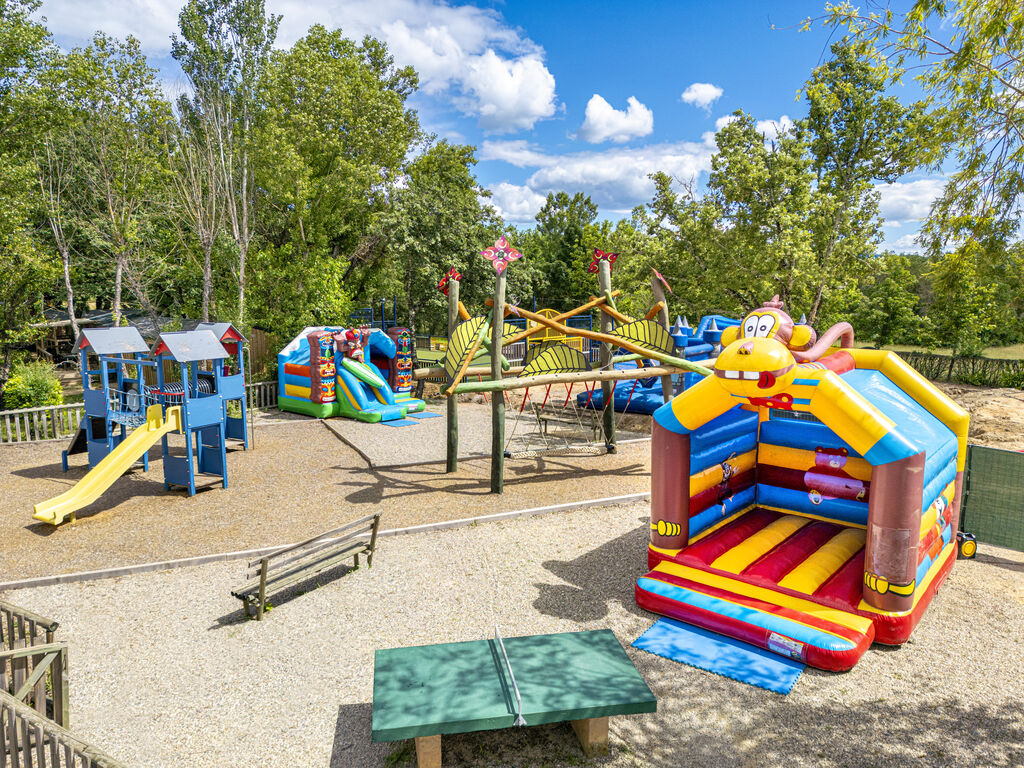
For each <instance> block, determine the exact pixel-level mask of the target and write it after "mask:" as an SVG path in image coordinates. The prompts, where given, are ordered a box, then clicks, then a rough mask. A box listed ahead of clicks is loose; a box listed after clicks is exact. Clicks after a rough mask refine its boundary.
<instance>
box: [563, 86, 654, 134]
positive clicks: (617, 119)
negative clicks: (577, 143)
mask: <svg viewBox="0 0 1024 768" xmlns="http://www.w3.org/2000/svg"><path fill="white" fill-rule="evenodd" d="M626 103H627V105H628V106H627V108H626V109H624V110H622V109H615V107H613V106H612V105H611V104H609V103H608V102H607V101H606V100H605V99H604V98H603V97H602V96H600V95H599V94H596V93H595V94H594V95H593V96H591V97H590V101H588V102H587V111H586V117H585V118H584V120H583V125H581V126H580V130H579V133H578V134H577V135H578V136H579V137H580V138H581V139H583V140H584V141H588V142H590V143H591V144H600V143H601V142H604V141H608V140H611V141H617V142H623V141H628V140H629V139H632V138H634V137H637V136H647V135H648V134H650V133H651V131H653V130H654V113H653V112H652V111H651V110H650V109H649V108H648V107H646V106H644V105H643V104H641V103H640V101H639V100H637V98H636V97H635V96H630V97H629V99H628V100H627V102H626Z"/></svg>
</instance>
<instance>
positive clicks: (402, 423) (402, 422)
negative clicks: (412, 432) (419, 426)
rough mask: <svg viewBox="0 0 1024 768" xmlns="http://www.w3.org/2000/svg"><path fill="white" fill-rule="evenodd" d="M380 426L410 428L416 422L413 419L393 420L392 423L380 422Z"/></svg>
mask: <svg viewBox="0 0 1024 768" xmlns="http://www.w3.org/2000/svg"><path fill="white" fill-rule="evenodd" d="M377 423H378V424H383V425H384V426H385V427H408V426H411V425H413V424H415V423H416V422H415V421H413V420H412V419H392V420H391V421H380V422H377Z"/></svg>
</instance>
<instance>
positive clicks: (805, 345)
mask: <svg viewBox="0 0 1024 768" xmlns="http://www.w3.org/2000/svg"><path fill="white" fill-rule="evenodd" d="M817 340H818V334H817V333H815V332H814V329H813V328H811V326H809V325H794V326H793V335H792V336H791V337H790V339H789V348H790V349H797V350H804V349H810V348H811V347H812V346H814V342H815V341H817Z"/></svg>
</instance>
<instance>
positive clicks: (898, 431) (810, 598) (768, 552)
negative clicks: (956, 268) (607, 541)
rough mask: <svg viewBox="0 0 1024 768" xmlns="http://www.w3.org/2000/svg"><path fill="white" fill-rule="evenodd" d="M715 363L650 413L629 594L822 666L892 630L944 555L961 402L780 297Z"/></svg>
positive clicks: (959, 469)
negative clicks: (647, 518) (644, 514)
mask: <svg viewBox="0 0 1024 768" xmlns="http://www.w3.org/2000/svg"><path fill="white" fill-rule="evenodd" d="M837 342H838V343H839V346H838V347H837V346H834V345H835V344H836V343H837ZM713 372H714V375H713V376H708V377H707V378H705V379H703V380H702V381H701V382H700V383H698V384H697V385H696V386H693V387H692V388H690V389H688V390H687V391H685V392H684V393H683V394H681V395H679V396H678V397H676V398H675V399H674V400H672V401H671V402H670V403H667V404H665V405H664V406H662V407H661V408H660V409H659V410H658V411H656V412H655V414H654V420H655V425H654V434H653V444H652V469H651V543H650V547H649V549H648V567H649V568H650V569H651V570H650V572H649V573H647V574H646V575H645V576H643V577H641V578H640V579H639V580H638V582H637V586H636V599H637V603H638V604H639V605H640V606H641V607H643V608H645V609H647V610H650V611H653V612H655V613H660V614H663V615H665V616H669V617H671V618H674V619H678V620H680V621H685V622H688V623H691V624H694V625H697V626H700V627H703V628H705V629H708V630H711V631H714V632H718V633H721V634H724V635H728V636H730V637H733V638H736V639H739V640H743V641H746V642H748V643H751V644H754V645H756V646H759V647H761V648H765V649H767V650H770V651H774V652H776V653H779V654H782V655H785V656H790V657H793V658H796V659H799V660H801V661H803V662H806V663H807V664H810V665H812V666H815V667H819V668H821V669H827V670H835V671H841V670H847V669H850V668H851V667H852V666H853V665H854V664H855V663H856V662H857V660H858V659H859V658H860V657H861V655H863V653H864V651H865V650H866V649H867V648H868V646H870V645H871V643H872V642H879V643H884V644H888V645H896V644H900V643H903V642H904V641H905V640H906V639H907V638H908V637H909V636H910V633H911V631H912V630H913V628H914V626H915V625H916V624H917V622H918V620H920V618H921V614H922V613H923V612H924V610H925V609H926V608H927V606H928V603H929V602H930V601H931V598H932V596H933V595H934V594H935V592H936V591H937V590H938V588H939V586H940V585H941V584H942V581H943V579H944V578H945V577H946V575H947V574H948V573H949V571H950V569H951V568H952V566H953V562H954V561H955V559H956V553H957V546H956V531H957V526H958V518H959V510H960V494H961V484H962V479H963V469H964V460H965V457H966V451H967V421H968V417H967V413H966V412H965V411H964V410H963V409H961V408H960V407H959V406H957V405H956V404H955V403H953V402H952V401H950V400H949V399H948V398H947V397H946V396H945V395H943V394H942V392H940V391H939V390H938V389H936V388H935V387H934V386H933V385H932V384H931V383H930V382H928V381H927V380H926V379H924V378H923V377H921V376H920V375H919V374H918V373H917V372H916V371H915V370H914V369H913V368H911V367H910V366H908V365H907V364H906V363H904V362H903V361H902V360H901V359H900V358H899V357H898V356H897V355H895V354H894V353H892V352H887V351H883V350H871V349H854V348H853V329H852V327H851V326H850V325H849V324H848V323H839V324H837V325H835V326H833V327H832V328H830V329H829V330H828V331H827V332H825V334H824V335H823V336H822V337H821V338H820V339H819V338H817V337H816V334H815V332H814V330H813V329H812V328H811V327H810V326H809V325H805V324H794V322H793V321H792V319H791V318H790V317H789V315H788V314H786V312H785V311H783V306H782V303H781V302H780V301H779V300H778V297H775V299H773V300H772V301H770V302H768V303H766V304H765V305H764V306H763V307H762V308H760V309H757V310H755V311H753V312H751V313H750V314H748V315H747V316H746V317H745V318H744V319H743V322H742V323H741V324H740V325H739V326H737V327H735V328H729V329H727V330H726V331H725V332H724V333H723V335H722V351H721V353H720V354H719V356H718V358H717V360H716V362H715V364H714V369H713Z"/></svg>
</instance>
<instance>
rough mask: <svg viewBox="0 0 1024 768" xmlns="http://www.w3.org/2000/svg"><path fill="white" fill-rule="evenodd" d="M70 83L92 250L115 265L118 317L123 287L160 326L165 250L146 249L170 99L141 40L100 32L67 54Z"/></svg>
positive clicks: (163, 176)
mask: <svg viewBox="0 0 1024 768" xmlns="http://www.w3.org/2000/svg"><path fill="white" fill-rule="evenodd" d="M62 66H63V70H64V77H65V80H64V82H65V87H66V88H67V91H68V102H69V110H68V111H69V112H70V114H71V115H73V118H72V119H73V120H74V127H73V128H72V130H73V131H74V133H75V137H74V140H73V143H74V147H75V151H76V153H78V155H79V156H78V158H77V175H78V177H79V180H80V181H81V182H82V184H83V185H84V188H85V189H86V190H88V194H86V195H84V196H83V197H82V206H83V209H84V214H85V215H84V217H83V222H84V227H85V229H86V233H87V236H88V237H89V240H90V241H91V244H92V246H93V247H94V248H96V249H98V250H99V251H100V252H103V253H106V254H109V257H110V259H111V261H112V262H113V265H114V285H113V299H112V303H111V307H112V310H113V316H114V323H115V324H117V323H119V322H120V319H121V314H122V291H123V287H124V284H125V283H127V285H128V289H129V290H130V291H131V293H132V295H133V296H134V297H135V299H136V300H137V301H138V302H139V304H140V305H141V306H142V307H143V309H144V310H145V311H146V312H147V313H148V314H149V316H150V318H151V319H152V320H153V322H154V323H155V324H157V326H158V327H159V317H160V312H159V308H158V306H157V301H158V300H157V299H155V298H154V296H153V291H154V287H155V286H154V284H155V283H156V282H157V281H158V280H159V277H160V274H161V272H162V269H161V264H162V262H163V260H164V259H165V258H166V254H163V253H158V252H157V251H155V250H154V249H152V248H150V247H149V243H150V242H151V239H152V232H151V230H152V227H153V226H154V225H155V219H156V218H157V217H158V216H159V214H160V212H161V210H162V207H163V202H162V196H163V194H164V191H165V188H166V183H167V173H166V156H167V154H166V151H165V148H164V144H163V142H164V140H165V138H166V135H167V126H168V124H169V122H170V119H171V110H170V105H169V104H168V103H167V101H166V100H165V99H164V97H163V93H162V92H161V90H160V86H159V84H158V83H157V80H156V71H155V70H154V69H153V68H152V67H150V66H149V64H148V63H147V61H146V57H145V55H144V54H143V53H142V51H141V49H140V47H139V42H138V41H137V40H135V39H134V38H132V37H129V38H127V39H126V40H125V41H123V42H121V41H118V40H116V39H114V38H110V37H107V36H106V35H104V34H103V33H102V32H98V33H96V35H95V36H94V37H93V41H92V43H91V44H90V45H89V46H88V47H86V48H84V49H75V50H74V51H72V52H71V53H69V54H68V55H67V56H66V57H64V61H63V65H62Z"/></svg>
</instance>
